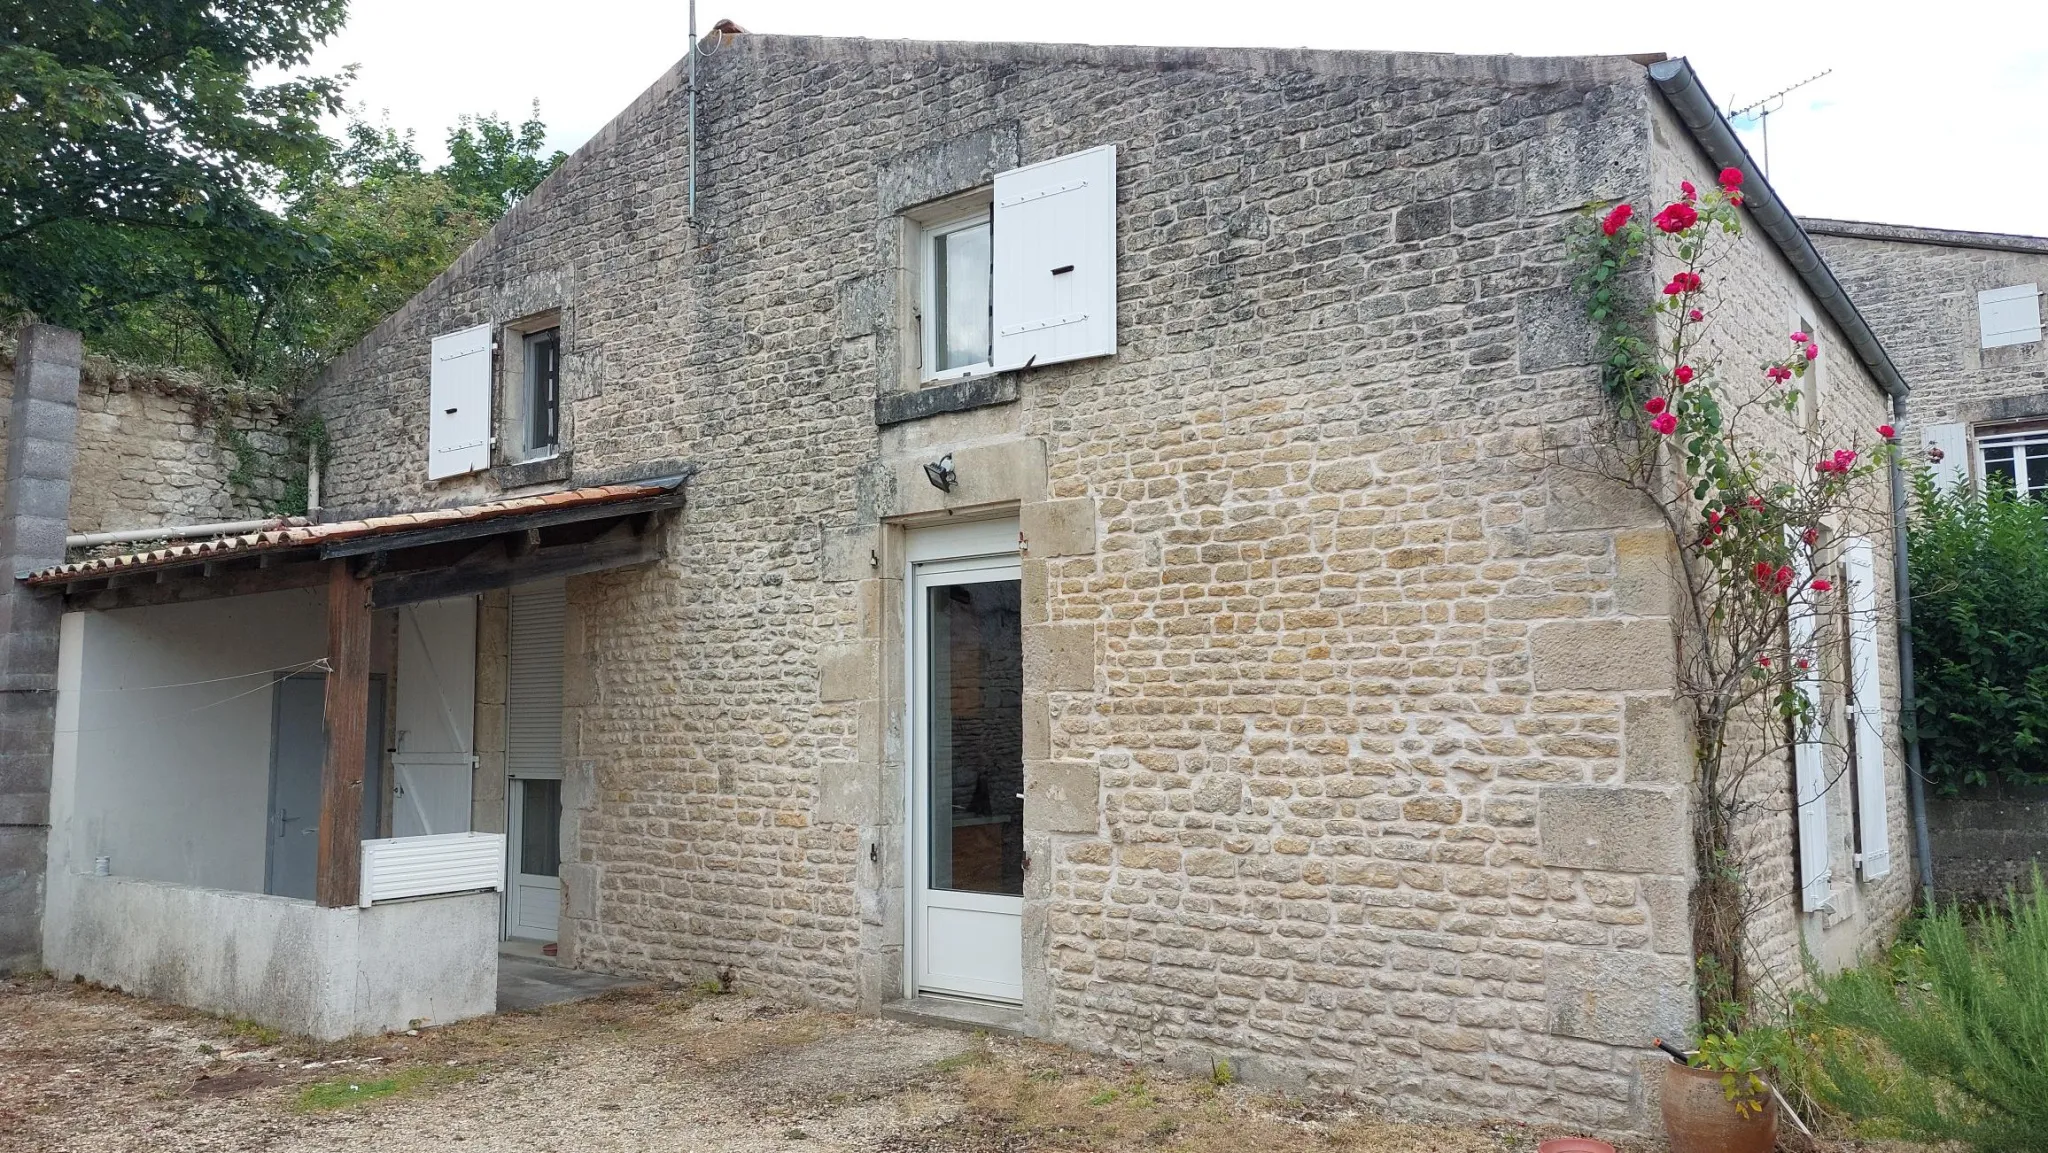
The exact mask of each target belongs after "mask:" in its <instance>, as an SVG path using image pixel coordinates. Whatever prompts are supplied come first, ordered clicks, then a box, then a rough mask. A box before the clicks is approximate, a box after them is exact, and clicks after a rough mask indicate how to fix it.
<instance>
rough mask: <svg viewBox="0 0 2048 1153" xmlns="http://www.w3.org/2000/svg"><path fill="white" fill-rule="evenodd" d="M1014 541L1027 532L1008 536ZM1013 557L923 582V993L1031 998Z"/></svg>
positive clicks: (917, 935) (916, 756) (915, 871)
mask: <svg viewBox="0 0 2048 1153" xmlns="http://www.w3.org/2000/svg"><path fill="white" fill-rule="evenodd" d="M1008 539H1009V541H1011V542H1014V541H1015V539H1016V537H1015V531H1014V529H1011V530H1009V538H1008ZM1019 577H1020V570H1019V567H1018V564H1017V558H1016V555H1015V554H1014V553H1011V554H1009V555H997V556H983V557H975V558H968V559H960V560H944V561H928V562H925V563H922V564H917V565H916V566H915V567H914V569H913V570H912V579H911V582H910V583H911V597H912V603H911V612H910V620H911V633H912V635H911V637H910V649H911V664H912V682H913V683H912V691H911V694H910V696H911V712H912V716H911V734H912V738H911V739H912V752H913V758H912V760H913V765H912V794H913V795H912V798H911V822H912V826H913V830H912V844H913V846H914V860H913V861H912V890H913V895H914V898H913V908H912V922H913V923H912V926H911V932H912V936H913V940H912V950H911V951H912V954H913V957H914V962H913V963H914V972H913V978H914V980H915V983H916V987H917V991H918V992H925V993H951V994H956V995H962V996H969V997H980V998H985V999H988V1000H998V1001H1020V1000H1022V998H1023V993H1024V971H1023V970H1024V956H1023V953H1024V950H1023V931H1022V929H1023V918H1024V898H1023V894H1024V730H1023V718H1024V712H1023V696H1024V646H1023V634H1022V631H1021V628H1020V624H1021V619H1022V618H1021V616H1020V612H1019V609H1020V604H1019V597H1020V591H1021V588H1022V585H1021V582H1020V579H1019Z"/></svg>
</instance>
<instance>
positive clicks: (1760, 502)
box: [1749, 496, 1764, 512]
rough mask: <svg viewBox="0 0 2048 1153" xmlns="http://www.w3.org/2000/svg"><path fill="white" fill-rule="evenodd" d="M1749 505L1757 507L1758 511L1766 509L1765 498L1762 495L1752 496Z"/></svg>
mask: <svg viewBox="0 0 2048 1153" xmlns="http://www.w3.org/2000/svg"><path fill="white" fill-rule="evenodd" d="M1749 507H1751V508H1753V509H1755V510H1756V511H1758V512H1762V511H1764V498H1762V497H1760V496H1753V497H1750V498H1749Z"/></svg>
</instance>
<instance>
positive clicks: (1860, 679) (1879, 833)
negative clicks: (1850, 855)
mask: <svg viewBox="0 0 2048 1153" xmlns="http://www.w3.org/2000/svg"><path fill="white" fill-rule="evenodd" d="M1842 568H1843V572H1844V575H1845V576H1846V577H1847V578H1848V582H1849V589H1848V597H1849V675H1850V677H1851V678H1853V679H1852V680H1851V682H1850V683H1851V684H1852V685H1853V686H1854V688H1855V692H1856V712H1855V716H1854V717H1853V718H1851V719H1852V720H1853V722H1854V725H1855V729H1856V822H1857V833H1858V839H1859V840H1860V841H1861V842H1862V845H1863V853H1862V857H1861V860H1862V867H1863V879H1864V880H1866V881H1875V880H1877V879H1878V878H1879V877H1882V876H1884V875H1885V874H1887V873H1890V872H1891V871H1892V831H1891V823H1890V821H1889V819H1888V814H1887V812H1886V808H1885V806H1886V796H1885V771H1884V747H1885V740H1884V682H1883V679H1882V677H1881V675H1880V674H1879V672H1878V660H1877V657H1878V649H1877V554H1876V551H1875V550H1873V549H1872V548H1871V547H1870V542H1869V541H1868V540H1866V539H1864V538H1863V537H1855V538H1853V539H1851V540H1850V541H1849V542H1848V544H1847V545H1846V546H1844V548H1843V550H1842Z"/></svg>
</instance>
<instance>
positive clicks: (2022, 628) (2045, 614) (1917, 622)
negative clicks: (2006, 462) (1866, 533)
mask: <svg viewBox="0 0 2048 1153" xmlns="http://www.w3.org/2000/svg"><path fill="white" fill-rule="evenodd" d="M1916 487H1917V489H1918V493H1917V504H1918V509H1917V510H1916V515H1915V517H1914V519H1913V522H1912V525H1911V528H1910V538H1909V555H1910V556H1911V558H1912V561H1911V563H1912V577H1913V655H1914V664H1915V666H1916V676H1915V677H1914V688H1915V691H1916V693H1917V694H1918V696H1919V701H1918V707H1917V708H1916V710H1915V716H1914V722H1915V725H1916V727H1917V729H1918V732H1919V736H1920V752H1921V756H1922V758H1923V759H1924V761H1925V765H1926V776H1927V779H1928V780H1929V781H1930V782H1932V783H1933V784H1934V785H1935V786H1936V787H1937V788H1938V789H1940V790H1941V791H1943V792H1947V793H1953V792H1955V791H1957V790H1958V789H1959V788H1961V787H1964V786H1982V785H1987V784H1990V783H1991V782H1993V781H1994V780H2004V781H2009V782H2013V783H2019V784H2026V783H2037V782H2040V781H2044V780H2048V508H2044V507H2043V505H2042V504H2041V503H2040V502H2038V501H2033V500H2029V499H2026V498H2024V497H2019V496H2015V495H2014V494H2013V491H2012V489H2011V488H2009V487H2006V486H2003V485H1992V486H1990V488H1989V491H1988V492H1986V493H1984V494H1982V495H1977V494H1974V493H1970V492H1967V491H1964V492H1958V493H1954V494H1945V493H1940V492H1937V491H1935V489H1934V486H1933V485H1932V483H1931V482H1930V481H1929V479H1928V478H1927V476H1926V475H1925V474H1923V475H1922V476H1920V477H1919V478H1918V480H1917V481H1916Z"/></svg>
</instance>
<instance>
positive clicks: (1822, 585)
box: [1813, 578, 1835, 593]
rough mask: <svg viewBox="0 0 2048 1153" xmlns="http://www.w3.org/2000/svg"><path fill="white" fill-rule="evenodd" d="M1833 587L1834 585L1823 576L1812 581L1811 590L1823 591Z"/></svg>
mask: <svg viewBox="0 0 2048 1153" xmlns="http://www.w3.org/2000/svg"><path fill="white" fill-rule="evenodd" d="M1834 587H1835V586H1834V585H1832V584H1830V583H1829V582H1828V581H1827V580H1826V579H1825V578H1821V579H1816V580H1815V581H1814V582H1813V591H1814V592H1817V593H1824V592H1826V591H1828V590H1829V589H1831V588H1834Z"/></svg>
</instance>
